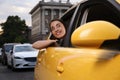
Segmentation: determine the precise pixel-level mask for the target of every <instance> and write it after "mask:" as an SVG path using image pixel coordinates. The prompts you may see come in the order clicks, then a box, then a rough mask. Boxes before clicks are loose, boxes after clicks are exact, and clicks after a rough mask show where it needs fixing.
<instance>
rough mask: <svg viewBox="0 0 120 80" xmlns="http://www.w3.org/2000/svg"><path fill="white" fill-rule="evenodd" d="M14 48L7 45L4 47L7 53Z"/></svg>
mask: <svg viewBox="0 0 120 80" xmlns="http://www.w3.org/2000/svg"><path fill="white" fill-rule="evenodd" d="M12 48H13V45H5V46H4V49H5V52H9V51H10V50H11V49H12Z"/></svg>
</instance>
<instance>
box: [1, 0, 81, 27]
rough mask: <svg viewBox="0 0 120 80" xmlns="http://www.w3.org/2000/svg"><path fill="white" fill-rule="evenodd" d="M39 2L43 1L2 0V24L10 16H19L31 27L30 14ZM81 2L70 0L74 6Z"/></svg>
mask: <svg viewBox="0 0 120 80" xmlns="http://www.w3.org/2000/svg"><path fill="white" fill-rule="evenodd" d="M39 1H41V0H0V23H4V22H5V21H6V19H7V17H8V16H16V15H17V16H19V17H20V18H21V20H25V21H26V24H27V26H31V15H30V14H29V12H30V11H31V10H32V9H33V8H34V7H35V5H36V4H37V3H38V2H39ZM44 1H50V0H44ZM54 1H59V0H54ZM62 1H66V0H62ZM80 1H81V0H70V2H71V3H73V4H76V3H78V2H80Z"/></svg>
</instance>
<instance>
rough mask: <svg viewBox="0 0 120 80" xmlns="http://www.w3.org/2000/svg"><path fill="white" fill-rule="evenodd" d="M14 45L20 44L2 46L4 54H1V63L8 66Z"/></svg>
mask: <svg viewBox="0 0 120 80" xmlns="http://www.w3.org/2000/svg"><path fill="white" fill-rule="evenodd" d="M14 44H18V43H5V44H4V45H3V46H2V50H1V51H2V54H1V62H2V64H3V65H7V56H6V55H7V54H9V51H10V50H11V49H12V47H13V45H14Z"/></svg>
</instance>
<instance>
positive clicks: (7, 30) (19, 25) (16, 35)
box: [1, 16, 28, 43]
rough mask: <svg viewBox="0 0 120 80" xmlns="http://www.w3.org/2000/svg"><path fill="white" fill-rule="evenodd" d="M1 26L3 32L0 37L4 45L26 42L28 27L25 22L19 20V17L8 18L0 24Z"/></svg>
mask: <svg viewBox="0 0 120 80" xmlns="http://www.w3.org/2000/svg"><path fill="white" fill-rule="evenodd" d="M1 26H2V29H3V31H4V32H3V34H2V35H1V36H2V40H4V43H13V42H20V43H24V42H27V41H28V40H27V37H26V34H27V29H28V26H26V24H25V20H21V19H20V17H18V16H8V18H7V20H6V22H5V23H1Z"/></svg>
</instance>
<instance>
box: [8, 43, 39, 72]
mask: <svg viewBox="0 0 120 80" xmlns="http://www.w3.org/2000/svg"><path fill="white" fill-rule="evenodd" d="M38 52H39V50H36V49H34V48H33V47H32V45H31V44H16V45H14V46H13V49H12V50H11V51H10V54H9V55H7V58H8V61H7V64H8V67H11V68H12V70H15V69H19V68H34V66H35V64H36V57H37V55H38Z"/></svg>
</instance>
